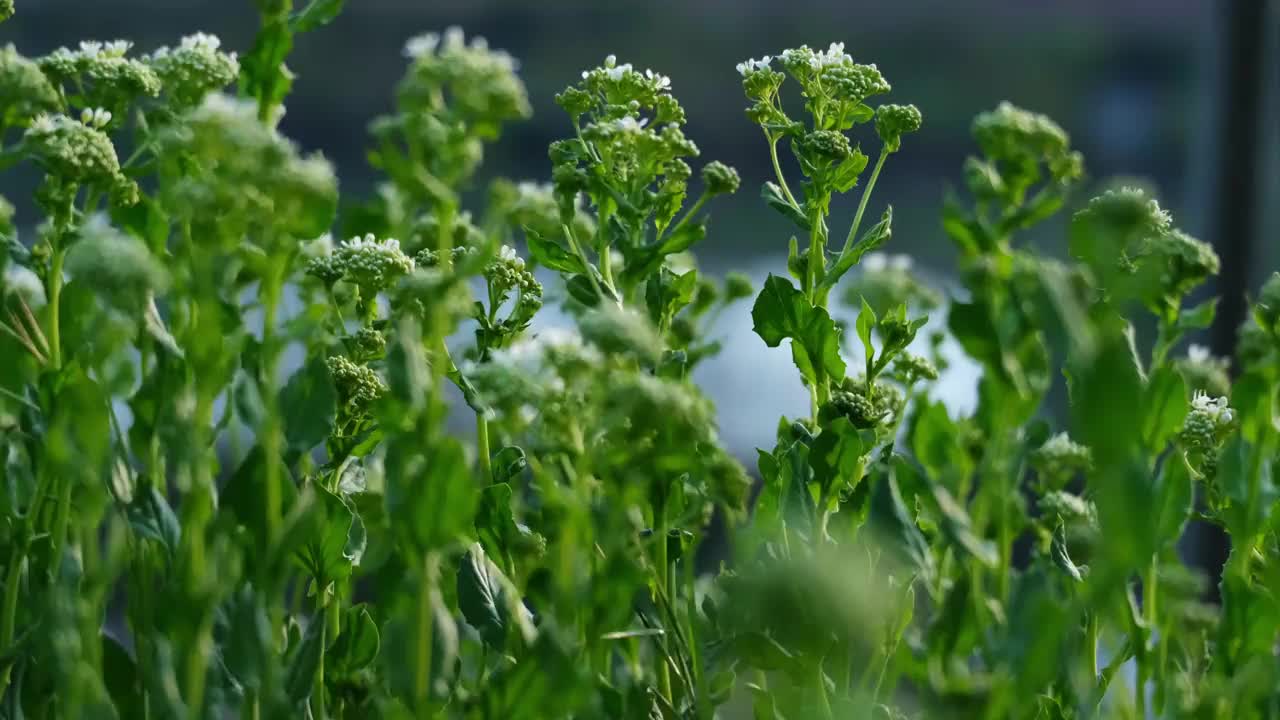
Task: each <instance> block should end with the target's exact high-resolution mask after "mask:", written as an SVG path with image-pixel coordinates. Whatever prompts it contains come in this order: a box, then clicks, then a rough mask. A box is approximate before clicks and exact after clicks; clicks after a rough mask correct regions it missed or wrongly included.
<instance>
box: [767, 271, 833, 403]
mask: <svg viewBox="0 0 1280 720" xmlns="http://www.w3.org/2000/svg"><path fill="white" fill-rule="evenodd" d="M751 319H752V320H753V321H754V323H755V324H754V330H755V332H756V334H757V335H759V336H760V338H761V339H762V340H764V341H765V344H766V345H768V346H769V347H777V346H778V345H779V344H780V343H781V342H782V341H783V340H784V339H788V338H789V339H791V354H792V358H793V359H794V360H795V363H796V367H797V368H799V370H800V373H801V374H802V375H803V376H804V377H805V379H806V380H807V381H808V382H809V383H810V384H811V385H813V384H817V383H821V382H823V381H825V380H826V379H828V378H830V379H834V380H839V379H841V378H843V377H844V373H845V364H844V360H843V359H841V357H840V330H839V329H838V328H837V327H836V324H835V322H834V321H833V320H832V319H831V316H830V315H828V314H827V311H826V309H825V308H821V307H814V306H813V305H810V304H809V301H808V300H806V299H805V297H804V295H803V293H801V292H800V291H799V290H797V289H796V288H795V286H794V285H792V284H791V283H790V281H788V280H787V279H786V278H782V277H778V276H777V275H770V276H769V277H768V279H767V280H765V283H764V288H763V289H762V290H761V291H760V295H759V296H758V297H757V298H756V303H755V305H754V306H753V307H752V308H751Z"/></svg>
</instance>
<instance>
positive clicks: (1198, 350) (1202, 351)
mask: <svg viewBox="0 0 1280 720" xmlns="http://www.w3.org/2000/svg"><path fill="white" fill-rule="evenodd" d="M1210 357H1211V356H1210V355H1209V348H1207V347H1205V346H1204V345H1197V344H1195V343H1192V344H1191V346H1190V347H1188V348H1187V359H1188V360H1190V361H1191V362H1193V363H1202V362H1208V361H1209V358H1210Z"/></svg>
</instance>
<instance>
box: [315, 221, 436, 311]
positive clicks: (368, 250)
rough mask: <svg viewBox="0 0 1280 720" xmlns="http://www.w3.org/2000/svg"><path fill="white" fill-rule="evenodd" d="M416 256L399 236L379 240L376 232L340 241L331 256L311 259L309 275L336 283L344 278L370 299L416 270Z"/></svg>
mask: <svg viewBox="0 0 1280 720" xmlns="http://www.w3.org/2000/svg"><path fill="white" fill-rule="evenodd" d="M413 268H414V259H413V258H411V257H409V256H408V255H406V254H404V252H403V251H402V250H401V249H400V241H399V240H396V239H395V238H387V239H385V240H378V239H377V238H375V237H374V236H373V235H372V234H367V235H364V236H363V237H354V238H351V239H349V240H345V241H343V242H342V243H340V244H339V245H338V246H337V247H336V248H334V250H333V252H332V253H331V254H329V255H323V256H321V257H317V258H314V259H312V260H311V262H310V263H309V264H308V265H307V274H309V275H311V276H313V277H316V278H318V279H319V280H321V281H322V282H324V283H326V284H329V285H332V284H333V283H335V282H337V281H339V280H344V281H346V282H348V283H351V284H352V285H355V286H357V287H359V288H360V291H361V294H362V296H364V297H365V298H366V299H367V298H368V297H372V296H373V295H376V294H377V293H379V292H381V291H383V290H386V289H387V288H389V287H391V286H392V285H393V284H395V282H396V281H397V280H399V279H400V278H402V277H404V276H405V275H408V274H409V273H411V272H413Z"/></svg>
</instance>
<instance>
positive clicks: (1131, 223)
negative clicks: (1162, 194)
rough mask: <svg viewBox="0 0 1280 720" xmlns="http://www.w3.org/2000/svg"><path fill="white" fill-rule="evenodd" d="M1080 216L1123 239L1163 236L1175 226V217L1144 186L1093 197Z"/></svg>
mask: <svg viewBox="0 0 1280 720" xmlns="http://www.w3.org/2000/svg"><path fill="white" fill-rule="evenodd" d="M1076 217H1077V218H1082V219H1089V220H1091V221H1093V222H1095V223H1097V224H1098V225H1100V226H1103V227H1106V228H1108V229H1110V230H1112V232H1114V233H1115V234H1116V235H1118V236H1120V237H1123V238H1137V239H1147V238H1153V237H1160V236H1162V235H1165V234H1166V233H1168V232H1169V231H1170V230H1172V229H1173V218H1172V216H1170V215H1169V213H1168V211H1166V210H1165V209H1164V208H1161V207H1160V202H1159V201H1158V200H1156V199H1155V198H1153V197H1151V196H1150V195H1148V194H1147V193H1146V191H1144V190H1143V189H1142V188H1137V187H1122V188H1120V189H1118V190H1108V191H1106V192H1104V193H1103V194H1101V195H1099V196H1097V197H1095V198H1093V199H1091V200H1089V204H1088V205H1087V206H1086V207H1085V208H1084V209H1082V210H1080V211H1079V212H1078V213H1076Z"/></svg>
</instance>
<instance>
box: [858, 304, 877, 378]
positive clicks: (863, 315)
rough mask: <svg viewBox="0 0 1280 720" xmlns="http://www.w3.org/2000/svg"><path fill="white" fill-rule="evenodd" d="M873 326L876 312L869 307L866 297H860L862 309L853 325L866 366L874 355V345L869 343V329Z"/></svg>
mask: <svg viewBox="0 0 1280 720" xmlns="http://www.w3.org/2000/svg"><path fill="white" fill-rule="evenodd" d="M875 326H876V312H875V310H872V309H871V305H869V304H868V303H867V299H866V298H862V309H861V310H860V311H859V312H858V320H857V323H856V324H855V326H854V327H856V328H857V330H858V339H859V340H861V341H862V352H863V354H864V357H865V358H866V359H867V365H868V366H869V365H870V364H871V361H872V359H874V358H875V355H876V349H875V346H874V345H872V344H871V331H872V330H873V329H874V328H875Z"/></svg>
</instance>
